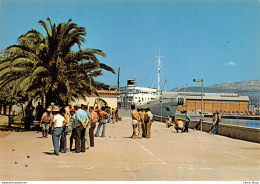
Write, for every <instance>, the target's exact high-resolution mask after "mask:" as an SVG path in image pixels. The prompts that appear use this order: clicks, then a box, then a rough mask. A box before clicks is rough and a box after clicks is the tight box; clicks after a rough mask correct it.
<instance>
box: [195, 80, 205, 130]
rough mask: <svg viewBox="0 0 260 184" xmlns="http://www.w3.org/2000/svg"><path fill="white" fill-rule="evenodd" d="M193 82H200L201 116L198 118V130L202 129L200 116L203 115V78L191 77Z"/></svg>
mask: <svg viewBox="0 0 260 184" xmlns="http://www.w3.org/2000/svg"><path fill="white" fill-rule="evenodd" d="M193 82H201V118H200V131H202V116H203V79H193Z"/></svg>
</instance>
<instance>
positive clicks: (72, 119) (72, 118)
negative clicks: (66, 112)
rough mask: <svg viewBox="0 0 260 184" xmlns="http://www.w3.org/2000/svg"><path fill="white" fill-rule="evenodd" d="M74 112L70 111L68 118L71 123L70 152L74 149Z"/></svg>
mask: <svg viewBox="0 0 260 184" xmlns="http://www.w3.org/2000/svg"><path fill="white" fill-rule="evenodd" d="M75 112H76V110H75V109H70V116H71V118H70V121H71V128H72V132H71V135H70V151H75V149H72V145H73V139H75V137H76V127H75V124H76V117H75Z"/></svg>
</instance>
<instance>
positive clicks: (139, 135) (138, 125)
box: [137, 108, 143, 138]
mask: <svg viewBox="0 0 260 184" xmlns="http://www.w3.org/2000/svg"><path fill="white" fill-rule="evenodd" d="M137 112H138V113H139V121H138V124H137V128H138V134H137V135H138V137H140V138H142V135H141V134H142V133H141V132H142V127H141V126H142V120H141V115H143V112H141V110H140V109H139V108H137Z"/></svg>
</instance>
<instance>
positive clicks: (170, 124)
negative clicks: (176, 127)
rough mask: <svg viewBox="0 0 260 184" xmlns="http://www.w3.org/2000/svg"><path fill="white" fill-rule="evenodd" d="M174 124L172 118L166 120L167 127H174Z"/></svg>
mask: <svg viewBox="0 0 260 184" xmlns="http://www.w3.org/2000/svg"><path fill="white" fill-rule="evenodd" d="M172 122H173V120H172V117H170V116H168V117H167V120H166V127H167V128H170V127H171V126H173V123H172Z"/></svg>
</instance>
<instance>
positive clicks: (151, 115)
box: [147, 111, 153, 121]
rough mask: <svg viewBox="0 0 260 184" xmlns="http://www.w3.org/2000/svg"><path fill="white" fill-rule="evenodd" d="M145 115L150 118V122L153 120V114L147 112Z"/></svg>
mask: <svg viewBox="0 0 260 184" xmlns="http://www.w3.org/2000/svg"><path fill="white" fill-rule="evenodd" d="M147 114H148V116H149V117H150V121H152V120H153V114H152V113H151V111H148V112H147Z"/></svg>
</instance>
